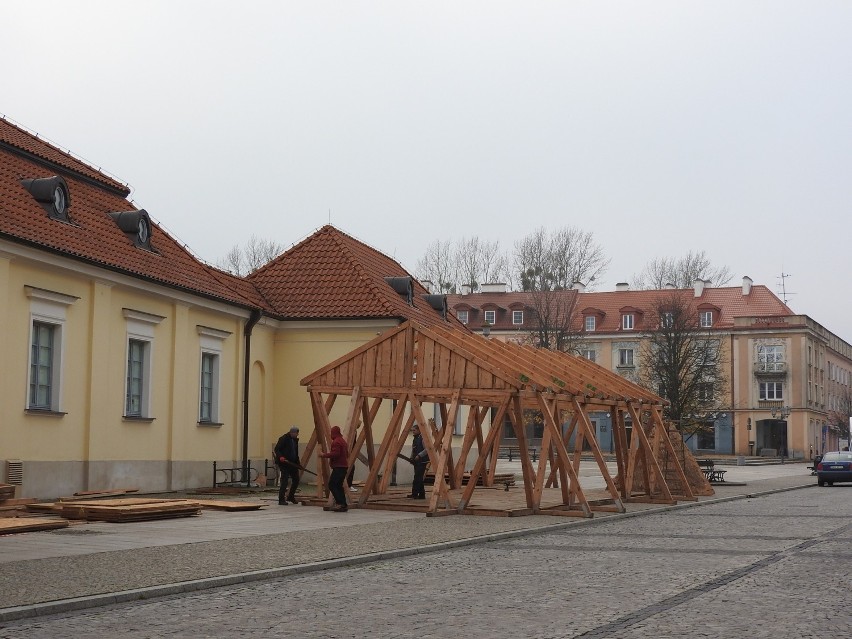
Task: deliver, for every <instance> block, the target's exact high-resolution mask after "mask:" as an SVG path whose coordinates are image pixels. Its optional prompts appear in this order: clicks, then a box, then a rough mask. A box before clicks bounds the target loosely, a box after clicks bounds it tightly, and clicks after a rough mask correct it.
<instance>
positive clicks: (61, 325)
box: [24, 286, 80, 413]
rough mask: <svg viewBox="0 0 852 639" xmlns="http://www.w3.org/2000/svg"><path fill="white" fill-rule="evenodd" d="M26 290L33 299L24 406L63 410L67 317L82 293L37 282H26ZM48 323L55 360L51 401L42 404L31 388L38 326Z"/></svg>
mask: <svg viewBox="0 0 852 639" xmlns="http://www.w3.org/2000/svg"><path fill="white" fill-rule="evenodd" d="M24 292H25V293H26V296H27V297H28V298H29V299H30V336H29V337H30V338H29V342H28V351H29V354H28V356H27V387H26V399H25V403H24V406H26V407H27V410H32V411H48V412H53V413H59V412H61V410H62V406H63V402H62V391H63V375H62V368H63V359H64V355H65V339H64V338H65V321H66V318H67V311H68V307H69V306H71V305H72V304H73V303H74V302H76V301H77V300H78V299H80V298H79V297H75V296H73V295H65V294H64V293H57V292H55V291H48V290H45V289H42V288H37V287H35V286H24ZM39 324H42V325H47V326H49V327H50V329H51V334H52V339H51V342H52V344H51V354H50V356H51V361H50V387H49V393H50V401H49V402H48V403H47V404H46V405H40V404H37V403H35V402H33V401H32V396H31V391H30V388H31V386H32V384H33V379H32V372H33V363H34V362H33V340H34V339H35V329H36V326H37V325H39Z"/></svg>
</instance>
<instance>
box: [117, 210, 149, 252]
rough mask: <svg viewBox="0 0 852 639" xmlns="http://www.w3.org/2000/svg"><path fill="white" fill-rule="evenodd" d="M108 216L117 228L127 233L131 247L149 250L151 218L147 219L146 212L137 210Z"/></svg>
mask: <svg viewBox="0 0 852 639" xmlns="http://www.w3.org/2000/svg"><path fill="white" fill-rule="evenodd" d="M109 215H110V217H111V218H112V219H114V220H115V223H116V224H118V228H120V229H121V230H122V231H124V232H125V233H127V237H129V238H130V240H131V241H132V242H133V246H135V247H137V248H143V249H148V250H149V251H150V250H151V218H150V217H148V211H146V210H145V209H139V210H138V211H122V212H121V213H110V214H109Z"/></svg>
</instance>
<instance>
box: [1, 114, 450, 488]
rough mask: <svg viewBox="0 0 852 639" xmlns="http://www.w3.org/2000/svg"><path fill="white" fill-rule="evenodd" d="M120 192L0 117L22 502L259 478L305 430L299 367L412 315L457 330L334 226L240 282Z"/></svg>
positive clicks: (416, 287) (409, 281)
mask: <svg viewBox="0 0 852 639" xmlns="http://www.w3.org/2000/svg"><path fill="white" fill-rule="evenodd" d="M129 194H130V190H129V188H128V187H127V186H126V185H124V184H122V183H120V182H118V181H117V180H115V179H113V178H111V177H109V176H107V175H106V174H104V173H103V172H101V171H99V170H96V169H94V168H93V167H91V166H89V165H88V164H86V163H84V162H82V161H80V160H79V159H77V158H75V157H74V156H72V155H71V154H69V153H67V152H65V151H62V150H61V149H59V148H58V147H55V146H53V145H51V144H49V143H47V142H45V141H44V140H43V139H41V138H39V137H38V136H36V135H34V134H31V133H29V132H28V131H26V130H24V129H22V128H21V127H19V126H17V125H15V124H13V123H11V122H9V121H8V120H5V119H2V118H0V327H2V329H3V330H2V337H0V362H2V363H3V372H2V376H0V472H2V475H0V482H4V483H11V484H13V485H17V486H19V488H18V489H17V491H16V492H17V496H19V497H46V498H53V497H57V496H62V495H70V494H73V493H74V492H77V491H83V490H108V489H116V488H130V487H133V488H138V489H139V490H142V491H163V490H181V489H187V488H194V487H200V486H210V485H211V484H212V483H213V481H214V473H213V463H214V462H216V463H217V464H218V466H219V467H220V468H221V467H226V468H227V467H231V468H240V469H242V468H245V467H246V466H247V465H251V466H253V467H254V469H255V470H254V471H253V472H262V468H263V460H265V459H266V458H269V457H270V451H271V447H272V445H273V443H274V442H275V441H276V440H277V438H278V436H279V435H280V434H281V433H283V432H285V431H286V429H288V428H289V426H290V425H292V424H298V425H300V426H301V427H303V431H302V432H303V434H304V436H305V437H308V436H309V435H310V434H311V430H312V425H313V414H312V409H311V405H310V398H309V396H308V394H307V393H306V392H305V391H304V389H303V388H302V387H300V386H299V380H300V379H301V378H302V377H304V376H305V375H307V374H308V373H310V372H312V371H314V370H316V369H318V368H319V367H320V366H322V365H324V364H325V363H327V362H328V361H331V360H334V359H335V358H337V357H339V356H341V355H343V354H344V353H347V352H349V351H351V350H352V349H354V348H356V347H358V346H359V345H361V344H363V343H365V342H367V341H369V340H370V339H372V338H373V337H375V335H376V334H377V333H379V332H382V331H384V330H387V329H388V328H389V327H393V326H397V325H398V324H399V323H400V322H403V321H406V320H408V319H414V320H416V321H418V322H420V323H422V324H425V325H430V324H432V323H440V324H446V325H451V326H456V327H459V328H461V326H460V324H459V323H458V322H457V320H456V319H455V317H454V316H452V315H450V314H448V313H447V312H446V302H445V299H444V298H443V297H441V296H437V297H436V296H430V295H429V294H428V291H427V290H426V289H424V288H423V287H422V286H421V285H420V284H419V283H418V282H417V281H416V280H415V279H414V278H412V277H411V275H410V274H409V273H407V272H406V271H405V269H404V268H403V267H402V266H401V265H400V264H398V263H397V262H396V261H394V260H392V259H391V258H389V257H387V256H385V255H383V254H381V253H380V252H379V251H376V250H375V249H372V248H371V247H369V246H367V245H365V244H364V243H362V242H359V241H358V240H356V239H354V238H352V237H350V236H349V235H347V234H345V233H343V232H341V231H339V230H338V229H336V228H334V227H332V226H326V227H323V228H321V229H319V230H318V231H317V232H316V233H314V234H313V235H311V236H310V237H308V238H307V239H305V240H304V241H302V242H300V243H299V244H297V245H295V246H294V247H292V248H291V249H290V250H289V251H287V252H285V253H284V254H282V255H281V256H279V257H278V258H276V259H275V260H273V261H272V262H270V263H269V264H267V265H266V266H264V267H263V268H261V269H259V270H258V271H256V272H254V273H252V274H251V275H249V276H248V277H246V278H239V277H236V276H233V275H231V274H229V273H226V272H223V271H221V270H219V269H217V268H214V267H212V266H210V265H208V264H206V263H204V262H202V261H200V260H198V259H197V258H196V257H195V256H193V255H192V254H191V253H190V252H189V251H188V250H187V249H186V247H185V246H184V245H183V244H182V243H181V242H179V241H177V240H175V239H174V238H173V237H171V236H170V235H169V234H168V233H167V232H166V231H164V230H163V229H162V228H161V227H160V226H159V225H158V224H157V223H156V222H155V221H154V220H153V219H152V218H151V217H150V216H149V215H148V213H147V212H146V211H145V210H144V209H138V208H137V207H136V206H135V205H134V204H132V203H131V202H130V200H129V199H128V196H129ZM346 409H347V407H346V406H335V408H334V410H335V411H336V412H335V413H334V414H335V415H338V414H339V415H340V418H341V419H342V418H343V416H345V414H346ZM249 474H250V473H249ZM222 479H223V478H222V477H220V478H219V480H220V481H221V480H222Z"/></svg>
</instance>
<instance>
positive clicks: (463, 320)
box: [456, 311, 468, 324]
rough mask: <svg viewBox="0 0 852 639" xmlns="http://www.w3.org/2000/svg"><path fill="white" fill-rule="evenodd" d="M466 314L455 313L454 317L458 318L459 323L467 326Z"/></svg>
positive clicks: (463, 312) (465, 312)
mask: <svg viewBox="0 0 852 639" xmlns="http://www.w3.org/2000/svg"><path fill="white" fill-rule="evenodd" d="M467 313H468V312H467V311H456V317H458V319H459V321H460V322H461V323H462V324H467V320H468V314H467Z"/></svg>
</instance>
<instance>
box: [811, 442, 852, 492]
mask: <svg viewBox="0 0 852 639" xmlns="http://www.w3.org/2000/svg"><path fill="white" fill-rule="evenodd" d="M816 471H817V484H819V485H820V486H825V485H826V484H828V485H829V486H831V485H832V484H834V482H836V481H852V453H850V452H846V451H843V452H836V453H826V454H825V455H823V456H822V459H821V460H819V463H818V464H817V466H816Z"/></svg>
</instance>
